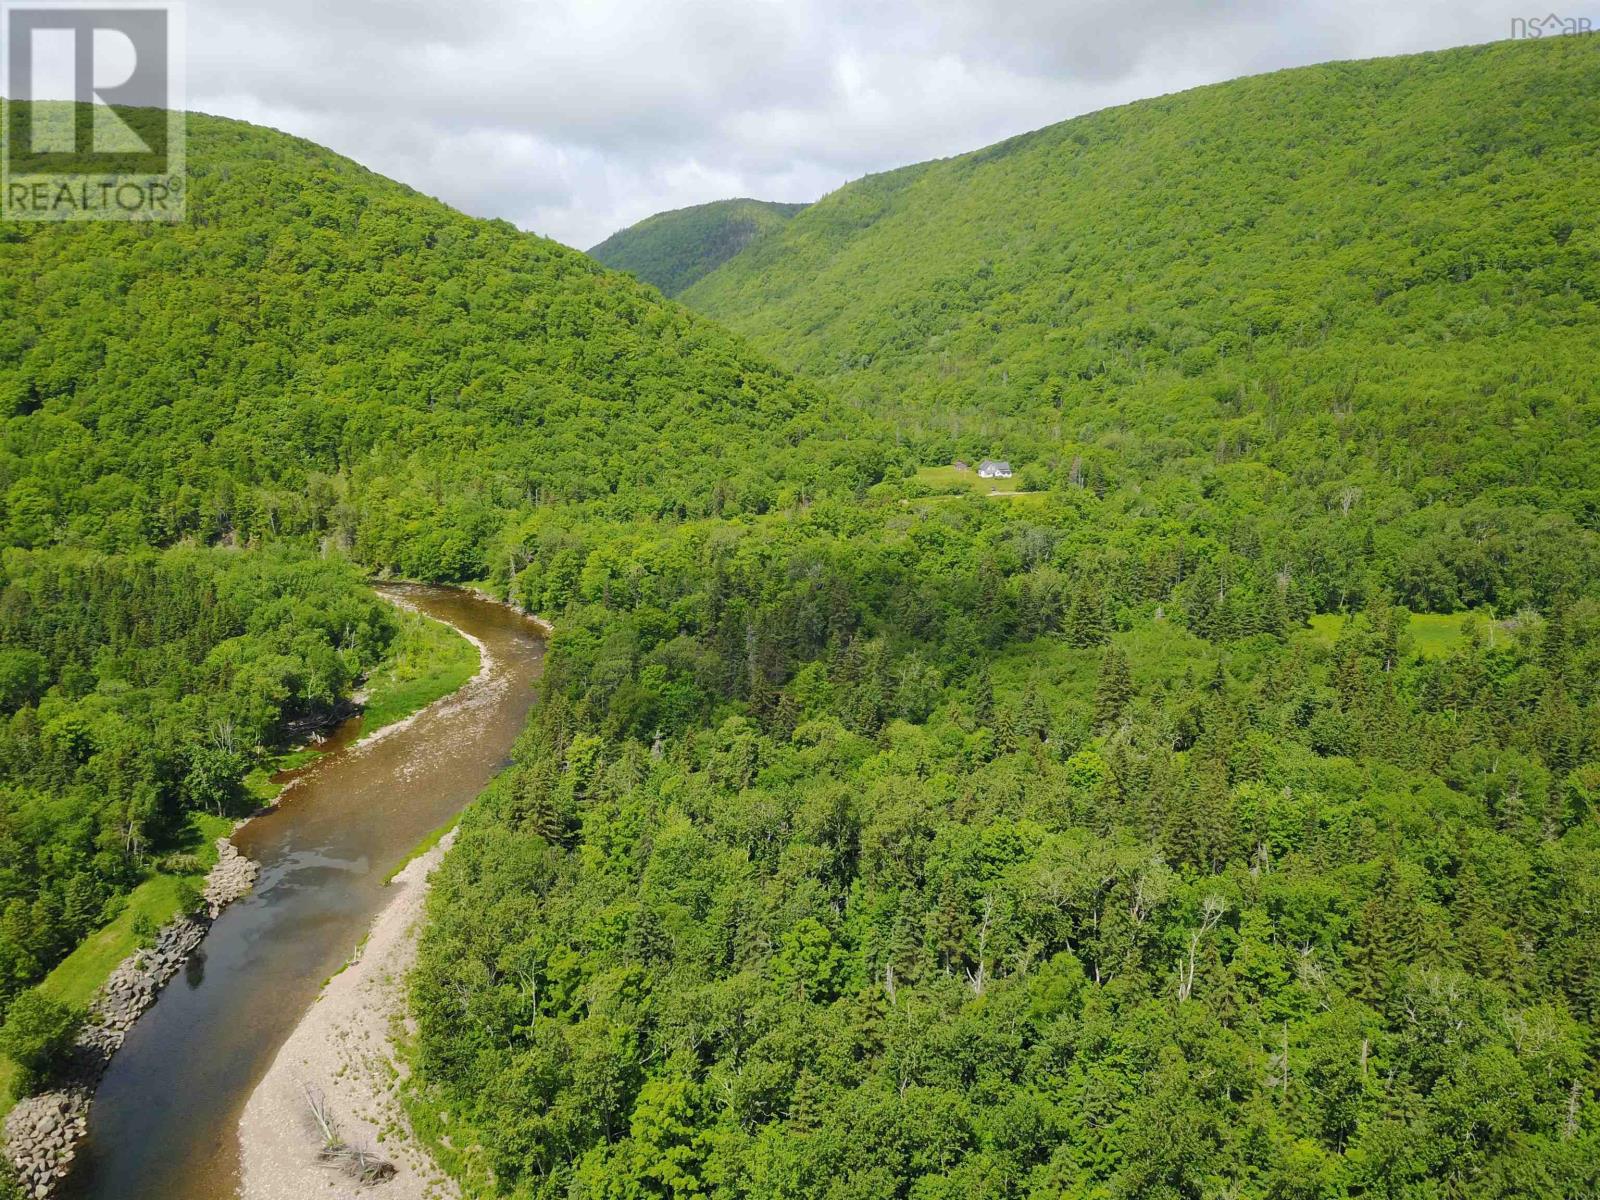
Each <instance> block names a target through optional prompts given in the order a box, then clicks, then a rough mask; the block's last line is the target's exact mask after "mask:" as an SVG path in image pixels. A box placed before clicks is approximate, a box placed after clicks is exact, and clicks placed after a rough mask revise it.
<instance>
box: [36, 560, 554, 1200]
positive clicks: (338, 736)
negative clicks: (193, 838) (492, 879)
mask: <svg viewBox="0 0 1600 1200" xmlns="http://www.w3.org/2000/svg"><path fill="white" fill-rule="evenodd" d="M380 590H382V591H384V592H385V593H387V594H389V595H391V596H394V597H396V598H399V599H401V600H403V601H404V602H405V603H409V604H411V605H413V606H415V607H416V608H419V609H421V610H422V611H423V612H426V613H427V614H429V615H430V616H433V617H437V618H439V619H440V620H442V621H448V622H449V623H450V624H452V625H454V626H455V627H456V628H458V629H460V630H462V631H463V632H465V633H467V634H469V635H471V636H472V637H474V638H476V639H477V640H478V641H479V643H480V644H481V648H482V649H483V651H484V652H485V659H486V660H487V662H488V664H489V668H488V670H486V671H484V672H483V673H482V674H480V675H479V677H478V678H477V679H475V680H473V682H471V683H469V684H467V685H466V686H465V687H464V688H462V689H461V690H460V691H459V692H457V693H456V694H455V695H454V696H452V697H450V698H449V699H447V700H444V701H441V702H440V703H439V704H436V705H434V706H433V707H432V708H429V709H427V710H425V711H424V712H423V713H421V714H420V715H419V716H417V717H415V718H414V719H413V720H412V721H411V722H410V723H408V724H402V725H399V726H393V727H391V728H390V729H388V730H386V731H384V732H383V733H382V734H381V735H380V736H378V737H376V738H374V739H373V740H371V741H370V742H367V743H366V744H365V745H358V744H357V741H358V739H359V738H360V735H361V730H360V718H359V717H357V718H353V719H352V720H351V721H348V722H346V723H345V724H344V725H343V726H341V727H340V728H339V730H338V731H337V732H336V733H335V735H334V737H333V740H332V743H331V745H330V747H329V753H327V754H324V755H323V756H322V757H320V758H319V759H317V761H316V762H315V763H313V764H312V765H311V766H309V767H307V768H305V769H304V770H302V771H299V772H294V773H292V774H291V775H288V776H285V777H284V778H285V779H286V780H288V781H289V782H290V786H289V788H288V790H287V792H286V793H285V794H284V796H283V799H282V801H281V802H280V803H279V805H278V806H277V807H276V808H274V809H273V810H272V811H270V812H268V813H266V814H265V815H263V816H261V817H258V818H256V819H255V820H254V821H252V822H250V823H249V824H248V825H246V826H245V827H244V828H243V829H241V830H240V831H239V832H238V834H237V835H235V837H234V842H235V843H236V844H237V845H238V847H239V849H240V851H241V852H242V853H244V854H246V855H248V856H249V857H250V858H253V859H255V860H256V861H257V862H259V863H260V864H261V877H260V879H259V880H258V881H257V883H256V888H255V891H254V892H252V893H251V894H250V895H249V896H248V897H246V898H245V899H243V900H241V901H239V902H238V903H236V904H234V905H232V906H231V907H230V908H228V909H227V910H225V911H224V912H223V913H222V915H221V916H220V917H219V918H218V919H217V921H216V923H215V924H214V925H213V926H212V927H211V931H210V933H209V934H208V935H207V936H206V940H205V942H204V943H203V944H202V946H201V948H200V950H199V952H198V953H197V954H196V955H195V957H194V958H193V959H192V960H191V961H190V963H189V965H188V968H187V970H186V971H185V972H183V973H180V974H179V975H178V976H177V977H176V978H174V979H173V981H172V982H171V983H169V984H168V985H167V987H166V989H165V990H164V991H163V992H162V993H161V996H160V998H159V999H158V1000H157V1001H156V1003H155V1004H154V1005H153V1006H152V1007H151V1008H150V1009H149V1011H147V1012H146V1013H145V1015H144V1016H143V1017H142V1018H141V1019H140V1021H139V1023H138V1024H137V1025H136V1026H135V1027H134V1028H133V1030H132V1032H131V1033H130V1034H129V1037H128V1040H127V1042H126V1044H125V1045H124V1046H123V1048H122V1050H121V1051H120V1052H119V1053H118V1054H117V1056H116V1058H115V1059H113V1060H112V1063H111V1069H110V1070H109V1071H108V1072H107V1073H106V1076H105V1079H104V1080H103V1081H102V1083H101V1085H100V1090H99V1093H98V1095H97V1096H96V1099H95V1102H94V1107H93V1109H92V1110H91V1112H90V1116H89V1136H88V1139H87V1140H86V1141H85V1142H84V1144H83V1146H82V1147H81V1148H80V1150H79V1152H78V1160H77V1166H76V1169H75V1171H74V1173H73V1177H72V1179H71V1180H70V1181H69V1186H68V1187H67V1188H66V1189H65V1190H64V1194H65V1195H67V1196H69V1197H74V1198H77V1200H225V1198H231V1197H233V1196H234V1195H235V1194H236V1191H237V1188H238V1185H239V1164H238V1158H239V1153H238V1136H237V1125H238V1119H239V1113H240V1111H241V1110H242V1109H243V1108H244V1105H245V1102H246V1101H247V1100H248V1099H249V1098H250V1093H251V1091H252V1090H253V1089H254V1087H255V1084H256V1082H257V1081H258V1080H259V1079H260V1078H261V1076H262V1075H263V1074H264V1073H265V1071H266V1069H267V1067H268V1066H270V1065H271V1063H272V1059H273V1056H274V1054H275V1053H276V1052H277V1049H278V1047H279V1046H280V1045H281V1044H282V1043H283V1041H284V1039H285V1038H287V1037H288V1035H289V1033H290V1032H291V1031H292V1030H293V1029H294V1026H295V1024H296V1023H297V1022H298V1020H299V1019H300V1016H301V1015H302V1014H303V1013H304V1012H305V1010H306V1009H307V1008H308V1007H310V1005H311V1003H312V1001H313V1000H315V999H316V996H317V993H318V992H319V991H320V990H321V987H322V984H323V982H324V981H325V980H326V979H327V978H328V977H329V976H330V975H332V974H333V973H334V972H335V971H337V970H338V969H339V967H340V966H341V965H342V964H343V963H344V962H345V961H346V960H347V959H348V958H349V956H350V953H351V951H352V950H354V949H355V947H356V945H357V943H358V942H359V941H360V940H361V938H362V935H363V934H364V933H365V932H366V929H367V926H368V925H370V924H371V922H372V920H373V919H374V917H376V915H377V914H378V912H379V910H381V909H382V908H383V906H384V904H385V903H386V901H387V899H388V896H387V894H386V892H385V890H384V886H383V884H384V879H385V878H386V877H387V876H388V874H389V872H390V870H391V869H392V868H393V867H394V866H395V865H396V864H397V863H398V862H399V861H400V860H401V859H403V858H404V857H405V856H406V855H407V853H409V852H410V851H411V850H412V849H413V848H414V847H415V846H416V845H417V843H418V842H420V841H421V840H422V839H423V838H424V837H426V836H427V834H428V833H429V832H430V831H432V830H434V829H437V828H438V827H439V826H440V825H442V824H444V823H445V822H446V821H448V820H449V819H450V817H451V816H453V815H454V814H455V813H457V812H459V811H460V810H461V809H462V808H463V807H465V806H466V804H467V803H468V802H469V801H471V800H472V798H473V797H474V796H476V795H477V793H478V792H479V791H480V790H482V788H483V786H484V784H485V783H487V782H488V780H489V779H490V777H491V776H493V775H494V773H495V772H496V771H497V770H498V769H499V768H500V767H501V766H502V765H504V763H505V761H506V758H507V755H508V754H509V753H510V750H511V745H512V743H513V742H514V741H515V740H516V737H517V734H518V733H519V732H521V730H522V727H523V724H524V722H525V721H526V719H527V715H528V709H529V707H530V706H531V704H532V702H533V688H532V684H533V681H534V679H535V678H537V676H538V674H539V670H540V664H541V662H542V660H543V656H544V642H543V640H542V639H541V638H540V636H539V631H538V628H537V626H535V625H534V623H533V622H531V621H529V620H527V619H526V618H523V617H521V616H519V615H517V614H516V613H514V612H512V611H511V610H509V609H506V608H503V607H501V606H500V605H496V604H491V603H489V602H488V601H485V600H480V599H478V598H477V597H475V596H472V595H470V594H468V593H465V592H459V591H454V590H451V589H447V588H435V587H421V586H411V585H398V586H387V585H386V586H384V587H383V588H381V589H380Z"/></svg>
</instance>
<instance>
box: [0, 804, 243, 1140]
mask: <svg viewBox="0 0 1600 1200" xmlns="http://www.w3.org/2000/svg"><path fill="white" fill-rule="evenodd" d="M232 828H233V819H232V818H231V817H218V816H212V815H211V814H210V813H195V814H193V815H192V816H191V817H190V819H189V836H188V838H187V841H186V845H184V846H183V847H181V849H182V850H185V851H187V852H188V853H189V854H191V855H193V857H194V860H195V864H196V870H194V871H193V872H189V873H185V874H181V875H180V874H170V873H168V872H165V871H156V872H154V873H153V874H152V875H151V876H150V878H148V879H146V880H145V881H144V882H143V883H141V884H140V885H139V886H138V887H136V888H134V889H133V891H131V892H129V893H128V895H127V897H126V900H125V902H124V904H123V907H122V911H121V912H119V913H118V914H117V916H116V919H115V920H113V921H112V922H110V923H109V924H107V925H104V926H102V927H101V928H100V929H99V930H97V931H96V932H95V933H93V934H91V935H90V936H89V937H88V938H86V939H84V941H82V942H80V943H79V945H78V948H77V949H76V950H74V951H73V952H72V953H71V954H69V955H67V957H66V958H64V959H62V960H61V962H60V963H58V964H57V965H56V968H55V970H53V971H51V972H50V974H48V975H46V976H45V977H44V979H43V980H42V981H40V983H39V990H40V991H41V992H43V993H44V994H45V995H46V996H49V997H50V998H51V999H52V1000H59V1001H61V1003H63V1004H67V1005H71V1006H72V1007H74V1008H82V1007H84V1006H85V1005H87V1004H88V1003H89V1001H90V999H91V998H92V997H93V996H94V994H95V991H96V990H97V989H98V988H99V987H100V985H101V984H102V983H104V982H105V981H106V979H107V978H108V977H109V976H110V975H111V972H112V971H114V970H116V967H117V964H118V963H120V962H121V961H122V960H123V959H125V958H127V957H128V955H130V954H132V953H133V952H134V950H136V949H137V948H138V946H139V934H138V933H137V932H135V927H136V926H138V925H141V924H148V925H149V926H151V927H154V928H158V929H159V928H160V927H161V926H162V925H165V924H166V923H167V922H168V921H170V920H172V918H173V917H175V916H177V915H178V908H179V905H180V903H181V898H180V891H181V885H182V884H183V883H185V882H187V883H189V884H190V885H192V886H193V887H195V888H198V887H200V886H201V884H203V883H204V882H205V878H206V872H207V871H209V870H211V868H212V867H213V866H215V865H216V862H217V839H218V838H219V837H223V836H224V835H226V834H227V832H228V831H229V830H230V829H232ZM141 918H146V919H147V920H146V921H141ZM16 1082H17V1067H16V1064H15V1063H13V1062H12V1061H11V1060H10V1059H8V1058H5V1057H3V1056H0V1120H3V1119H4V1118H5V1114H6V1113H7V1112H9V1111H10V1110H11V1106H12V1105H13V1104H15V1103H16V1101H17V1096H16V1095H15V1092H16Z"/></svg>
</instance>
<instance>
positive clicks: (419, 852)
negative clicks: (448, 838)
mask: <svg viewBox="0 0 1600 1200" xmlns="http://www.w3.org/2000/svg"><path fill="white" fill-rule="evenodd" d="M460 820H461V814H460V813H457V814H456V815H455V816H453V817H451V818H450V819H449V820H448V821H446V822H445V823H444V824H443V825H441V826H439V828H437V829H435V830H434V831H433V832H432V833H430V834H429V835H428V836H427V837H425V838H423V839H422V840H421V841H420V842H418V843H417V844H416V845H415V846H413V847H412V848H411V853H409V854H407V855H406V856H405V857H404V858H402V859H401V860H400V861H399V862H397V863H395V865H394V868H393V869H392V870H391V871H390V872H389V873H388V874H387V875H385V876H384V877H383V886H384V887H388V886H389V885H390V884H391V883H393V882H394V877H395V876H396V875H398V874H400V872H401V871H404V870H405V869H406V868H407V867H409V866H410V865H411V864H412V863H414V862H415V861H416V860H417V859H419V858H421V857H422V856H423V855H424V854H426V853H427V852H428V851H429V850H432V849H433V848H434V847H435V846H437V845H438V844H439V843H440V842H441V841H442V840H444V835H445V834H447V833H449V832H450V831H451V830H452V829H454V828H455V827H456V822H458V821H460Z"/></svg>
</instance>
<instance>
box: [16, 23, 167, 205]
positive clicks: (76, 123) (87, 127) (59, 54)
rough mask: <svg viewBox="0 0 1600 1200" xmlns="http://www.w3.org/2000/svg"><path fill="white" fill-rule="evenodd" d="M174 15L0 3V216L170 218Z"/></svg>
mask: <svg viewBox="0 0 1600 1200" xmlns="http://www.w3.org/2000/svg"><path fill="white" fill-rule="evenodd" d="M182 17H183V14H182V10H181V8H180V7H178V6H177V5H175V4H160V3H157V4H152V3H149V0H144V2H142V3H138V4H131V3H130V4H124V3H117V2H116V0H0V44H3V47H4V49H3V51H0V71H3V74H0V95H3V96H4V98H5V100H4V109H5V111H4V117H3V119H0V217H4V218H8V219H12V220H33V221H73V220H112V221H116V220H122V221H127V220H134V221H181V220H182V219H183V216H184V186H183V183H184V180H183V164H184V114H183V89H182V83H183V73H182V66H183V43H182Z"/></svg>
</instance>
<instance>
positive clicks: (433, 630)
mask: <svg viewBox="0 0 1600 1200" xmlns="http://www.w3.org/2000/svg"><path fill="white" fill-rule="evenodd" d="M399 616H400V636H399V637H398V638H397V639H396V641H395V645H394V648H393V650H392V651H391V653H390V655H389V657H388V658H387V659H385V660H384V663H383V665H382V666H381V667H379V668H378V669H377V670H376V671H374V672H373V673H372V676H371V678H370V679H369V680H368V681H367V702H366V705H365V707H364V708H363V709H362V714H361V732H362V733H363V734H367V733H371V732H373V731H374V730H377V729H382V728H383V727H384V726H385V725H392V724H394V722H396V721H402V720H404V719H405V718H406V717H409V716H410V715H411V714H412V713H414V712H417V711H419V710H421V709H424V708H426V707H428V705H430V704H432V703H433V702H434V701H435V700H437V699H439V698H440V697H441V696H448V695H449V694H450V693H451V692H453V691H455V690H456V689H457V688H459V687H460V686H461V685H462V684H464V683H466V682H467V680H469V679H471V678H472V677H473V676H474V675H476V674H477V673H478V666H479V661H480V660H479V657H478V648H477V647H476V646H474V645H473V644H472V643H471V642H469V641H467V639H466V638H464V637H462V636H461V634H460V633H458V632H457V631H456V630H455V629H452V628H451V627H450V626H449V625H446V624H445V623H444V622H443V621H435V620H434V619H433V618H432V617H425V616H423V615H422V614H420V613H414V612H410V611H408V610H404V609H402V610H401V612H400V614H399Z"/></svg>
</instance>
